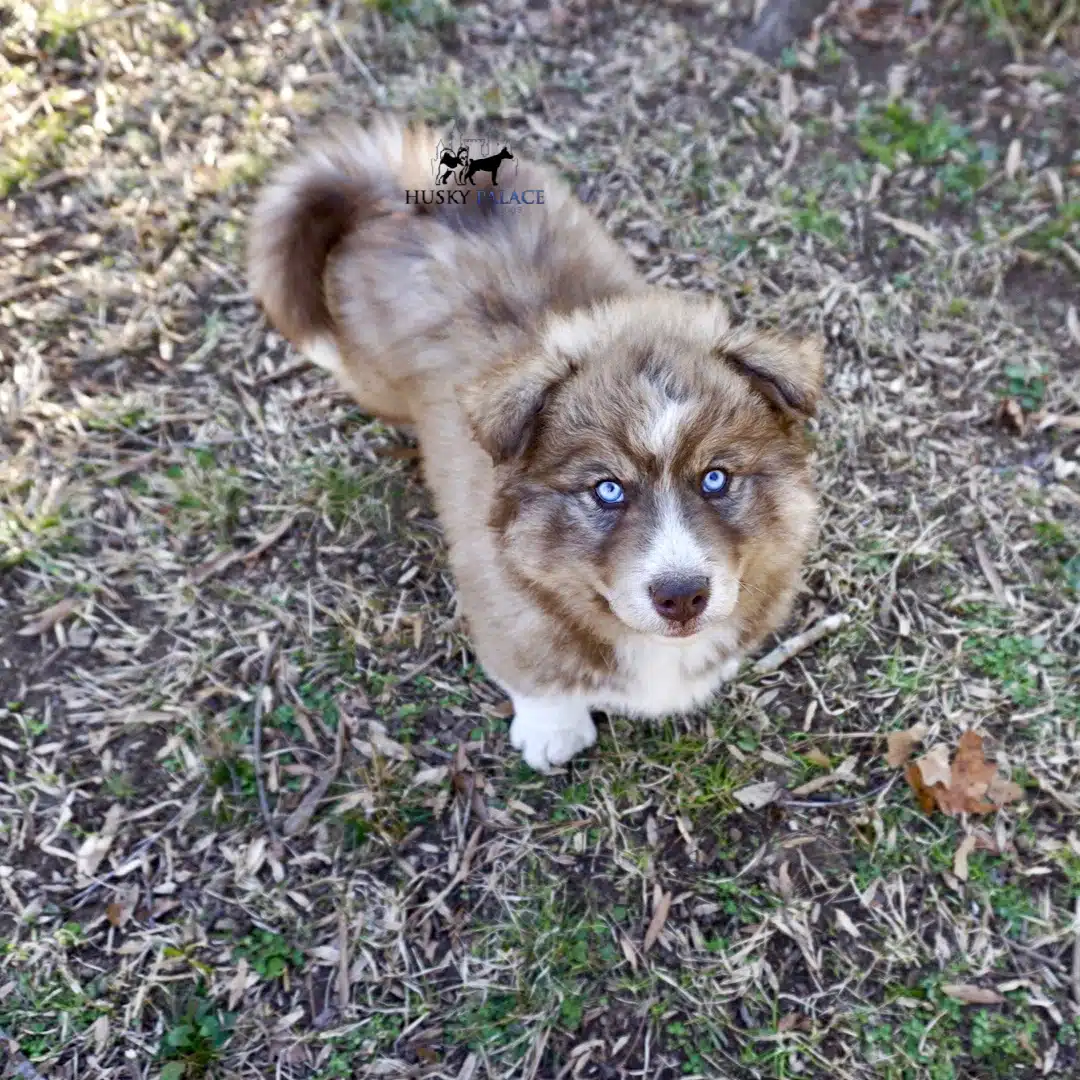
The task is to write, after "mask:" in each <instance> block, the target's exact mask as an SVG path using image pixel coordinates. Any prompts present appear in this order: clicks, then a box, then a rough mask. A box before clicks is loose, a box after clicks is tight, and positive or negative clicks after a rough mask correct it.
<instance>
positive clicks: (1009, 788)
mask: <svg viewBox="0 0 1080 1080" xmlns="http://www.w3.org/2000/svg"><path fill="white" fill-rule="evenodd" d="M1023 794H1024V789H1023V788H1022V787H1021V786H1020V785H1019V784H1015V783H1013V781H1012V780H1006V779H1005V778H1004V777H1003V776H1002V775H1001V774H1000V773H998V772H995V773H994V775H993V777H992V778H991V780H990V786H989V787H988V788H987V789H986V797H987V798H988V799H989V800H990V801H991V802H992V803H996V804H997V805H998V806H1004V805H1005V804H1006V803H1011V802H1016V800H1017V799H1019V798H1020V796H1021V795H1023Z"/></svg>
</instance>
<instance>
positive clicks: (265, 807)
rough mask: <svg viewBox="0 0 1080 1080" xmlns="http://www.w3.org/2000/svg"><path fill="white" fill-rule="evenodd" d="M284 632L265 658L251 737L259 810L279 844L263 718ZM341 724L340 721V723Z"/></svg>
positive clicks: (271, 837) (279, 635)
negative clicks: (265, 766) (265, 767)
mask: <svg viewBox="0 0 1080 1080" xmlns="http://www.w3.org/2000/svg"><path fill="white" fill-rule="evenodd" d="M282 633H283V631H281V632H279V633H278V634H277V636H276V637H275V638H274V640H273V643H272V644H271V645H270V648H269V649H267V651H266V656H265V657H263V666H262V672H261V673H260V674H259V688H258V690H257V691H256V692H255V730H254V732H253V733H252V736H251V751H252V754H253V755H254V757H255V788H256V790H257V791H258V793H259V809H260V810H261V811H262V816H263V821H264V822H266V829H267V831H268V832H269V833H270V839H271V840H273V841H274V843H277V832H276V831H275V830H274V819H273V817H272V816H271V814H270V803H269V802H268V801H267V798H266V785H265V784H264V783H263V774H262V718H263V694H264V693H265V692H266V687H267V683H268V682H269V681H270V669H271V668H272V667H273V666H274V660H275V659H276V658H277V654H278V649H280V648H281V637H282ZM339 723H340V721H339Z"/></svg>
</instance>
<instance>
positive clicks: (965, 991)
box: [941, 983, 1005, 1005]
mask: <svg viewBox="0 0 1080 1080" xmlns="http://www.w3.org/2000/svg"><path fill="white" fill-rule="evenodd" d="M941 992H942V993H943V994H944V995H945V996H946V997H951V998H952V999H953V1000H954V1001H962V1002H963V1003H964V1004H965V1005H1000V1004H1001V1003H1002V1002H1003V1001H1004V1000H1005V998H1003V997H1002V996H1001V994H999V993H998V992H997V991H996V990H988V989H987V988H986V987H984V986H972V985H971V984H970V983H945V984H944V985H943V986H942V988H941Z"/></svg>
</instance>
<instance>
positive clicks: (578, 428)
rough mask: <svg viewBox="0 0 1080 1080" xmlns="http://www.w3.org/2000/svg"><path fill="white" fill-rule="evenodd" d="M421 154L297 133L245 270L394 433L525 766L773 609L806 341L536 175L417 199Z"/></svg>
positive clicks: (411, 139) (799, 453)
mask: <svg viewBox="0 0 1080 1080" xmlns="http://www.w3.org/2000/svg"><path fill="white" fill-rule="evenodd" d="M437 145H438V138H437V136H435V135H434V134H433V133H431V132H430V131H429V130H426V129H424V128H422V127H407V126H404V125H402V124H400V123H398V122H397V121H395V120H393V119H390V118H386V117H383V118H379V119H378V120H377V121H376V122H375V123H374V125H373V126H372V127H371V128H369V129H368V130H358V129H354V128H348V127H345V128H342V127H339V128H337V129H335V130H331V131H329V132H328V133H326V134H325V135H323V136H322V137H321V138H319V139H317V140H315V141H314V142H312V143H311V144H310V145H309V146H308V147H307V148H306V149H304V150H303V151H301V153H300V154H299V155H298V157H297V158H296V159H295V160H294V161H293V162H292V163H291V164H289V165H287V166H286V167H284V168H283V169H282V170H281V171H280V172H279V173H278V174H277V176H276V177H274V179H273V180H272V182H271V183H270V184H269V185H268V187H267V188H266V189H265V190H264V191H263V193H262V194H261V197H260V199H259V202H258V205H257V206H256V209H255V212H254V220H253V222H252V227H251V239H250V277H251V283H252V288H253V292H254V294H255V296H256V298H257V299H258V300H259V302H260V303H261V304H262V305H263V306H264V307H265V309H266V311H267V313H268V314H269V317H270V319H271V321H272V322H273V323H274V325H275V326H276V327H277V328H278V329H279V330H280V331H281V332H282V333H283V334H285V335H286V336H287V337H288V338H289V339H290V340H291V341H292V343H293V344H294V345H295V346H296V347H297V348H298V349H300V350H301V351H303V352H304V353H306V355H307V356H309V357H310V358H311V359H312V361H313V362H315V363H317V364H319V365H321V366H322V367H324V368H326V369H328V370H329V371H331V372H332V373H333V374H334V375H335V376H336V377H337V379H338V380H339V381H340V383H341V385H342V386H343V387H344V388H345V389H346V390H347V391H349V392H350V393H351V394H352V395H353V396H354V397H355V399H356V400H357V402H358V403H359V404H360V405H361V406H362V407H364V408H365V409H366V410H368V411H369V412H371V413H373V414H376V415H379V416H381V417H382V418H384V419H386V420H387V421H390V422H396V423H409V424H412V425H414V427H415V430H416V432H417V435H418V437H419V441H420V446H421V451H422V455H423V461H424V470H425V478H426V481H427V484H428V485H429V487H430V488H431V491H432V494H433V496H434V500H435V504H436V508H437V512H438V514H439V517H440V520H441V522H442V525H443V528H444V530H445V534H446V539H447V542H448V546H449V554H450V561H451V567H452V569H453V572H454V576H455V579H456V583H457V587H458V590H459V592H460V596H461V601H462V608H463V611H464V614H465V617H466V619H467V622H468V625H469V629H470V633H471V636H472V639H473V641H474V644H475V646H476V651H477V655H478V657H479V659H480V661H481V663H482V664H483V666H484V668H485V669H486V671H487V673H488V675H489V676H490V677H491V678H492V679H494V680H495V681H496V682H498V683H499V684H501V686H502V687H503V688H504V689H505V690H506V692H507V693H508V694H509V695H510V697H511V699H512V701H513V706H514V720H513V723H512V725H511V729H510V736H511V741H512V743H513V745H514V746H515V747H516V748H518V749H520V750H521V751H522V753H523V755H524V758H525V760H526V761H527V762H528V763H529V764H530V765H531V766H533V767H534V768H536V769H539V770H547V769H548V768H550V767H551V766H555V765H559V764H561V763H563V762H565V761H567V760H568V759H569V758H570V757H572V756H573V755H574V754H575V753H577V752H578V751H580V750H582V749H584V748H585V747H588V746H590V745H591V744H592V743H593V742H594V740H595V738H596V729H595V728H594V726H593V722H592V719H591V718H590V715H589V714H590V709H600V708H607V709H612V710H615V711H619V712H623V713H626V714H630V715H637V716H658V715H664V714H670V713H674V712H680V711H685V710H689V709H691V708H693V707H695V706H698V705H700V704H702V703H703V702H705V701H706V700H707V699H708V698H709V697H710V696H711V695H712V694H713V692H714V691H715V690H716V688H717V687H718V686H719V684H720V683H721V682H723V681H724V680H726V679H729V678H731V677H732V676H733V675H734V674H735V672H736V670H737V668H738V664H739V660H740V658H741V656H742V655H743V654H744V653H745V652H746V651H747V650H749V649H751V648H753V647H754V646H755V645H757V644H758V643H759V642H760V641H761V640H762V638H763V637H764V636H765V635H766V634H767V633H769V632H770V631H772V630H774V629H776V628H777V627H778V626H779V624H780V623H781V622H782V621H783V620H784V619H785V618H786V616H787V614H788V612H789V609H790V604H791V599H792V596H793V594H794V591H795V589H796V586H797V580H798V577H799V573H800V569H801V565H802V562H803V558H804V556H805V553H806V550H807V547H808V545H809V544H810V543H811V542H812V539H813V537H814V534H815V517H816V508H817V503H816V498H815V495H814V490H813V486H812V483H811V479H810V474H809V469H808V462H807V456H808V452H807V447H806V443H805V439H804V431H803V427H804V420H805V419H806V418H807V417H809V416H810V415H811V414H812V413H813V411H814V409H815V406H816V403H817V399H818V396H819V392H820V389H821V383H822V374H823V362H822V355H821V352H820V350H819V348H818V347H817V345H816V344H814V343H813V342H811V341H798V340H792V339H788V338H786V337H783V336H780V335H778V334H773V333H760V332H756V331H752V330H748V329H736V328H733V327H732V326H731V324H730V322H729V320H728V316H727V314H726V312H725V310H724V308H723V307H722V306H721V305H720V304H719V303H717V302H715V301H712V300H708V299H703V298H700V297H695V296H691V295H680V294H678V293H674V292H671V291H668V290H664V289H659V288H652V287H649V286H646V285H645V284H644V282H643V281H642V280H641V278H640V276H639V275H638V273H637V272H636V270H635V268H634V266H633V264H632V262H631V261H630V259H629V257H628V256H627V254H626V253H625V252H624V251H623V250H622V249H621V248H620V247H619V246H618V245H617V244H616V243H615V242H614V241H613V240H612V238H611V237H610V236H609V235H608V234H607V233H606V232H605V231H604V229H603V228H602V226H601V225H600V224H599V223H598V222H597V221H596V219H595V218H594V217H593V216H592V215H590V214H589V213H588V211H587V210H586V209H585V207H583V206H582V205H581V204H580V203H579V202H578V201H577V200H576V199H575V198H574V197H573V196H572V195H571V194H570V192H569V190H568V189H567V187H566V185H565V184H564V183H563V182H562V181H561V180H560V179H559V178H558V177H557V176H556V175H555V173H554V172H553V171H550V170H548V169H547V168H544V167H542V166H539V165H536V164H534V163H531V162H526V161H521V160H520V159H518V160H517V166H518V168H517V175H516V178H513V179H511V178H509V177H508V176H507V175H506V174H504V175H503V179H502V182H501V184H500V185H499V188H498V191H501V192H506V191H507V188H508V187H510V186H511V184H512V190H514V191H517V192H531V193H533V194H532V195H531V196H525V197H524V198H525V202H526V205H521V202H520V201H519V202H518V204H517V207H516V208H515V209H514V210H511V209H509V208H508V207H507V206H505V205H500V204H497V203H495V202H494V201H493V199H492V197H491V195H492V192H493V191H494V190H495V189H492V188H491V187H490V186H489V187H487V188H485V187H484V186H483V185H482V184H481V185H479V186H477V185H474V184H466V185H464V187H462V188H459V187H458V185H457V184H456V182H450V183H448V184H446V185H445V186H444V187H443V188H442V189H441V190H442V191H443V192H444V195H443V199H444V201H443V202H442V203H441V204H435V203H434V202H432V203H429V204H425V203H423V202H419V203H418V201H417V200H418V199H421V200H422V199H424V198H434V196H432V195H431V192H432V191H434V190H438V189H436V188H435V184H434V180H433V173H432V166H433V163H436V164H437V154H436V149H437ZM508 179H511V184H508ZM418 191H419V192H421V193H422V194H420V195H416V192H418ZM448 191H452V192H459V195H458V196H454V197H453V198H452V200H451V201H447V200H448V199H451V197H450V196H447V195H446V194H445V192H448ZM478 191H479V194H478ZM406 192H410V193H411V194H410V195H409V196H408V197H407V195H406ZM536 192H542V195H541V196H539V197H538V196H537V195H536V194H535V193H536ZM501 197H502V198H503V199H505V198H506V195H505V194H504V195H503V196H501ZM540 199H542V200H543V201H542V202H540ZM461 200H465V201H464V203H463V202H462V201H461Z"/></svg>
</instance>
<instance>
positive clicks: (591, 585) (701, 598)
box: [466, 293, 823, 648]
mask: <svg viewBox="0 0 1080 1080" xmlns="http://www.w3.org/2000/svg"><path fill="white" fill-rule="evenodd" d="M822 375H823V362H822V356H821V352H820V350H819V349H818V347H817V346H816V345H815V344H813V343H811V342H809V341H797V340H793V339H790V338H786V337H783V336H780V335H777V334H765V333H759V332H755V331H750V330H736V329H732V327H731V326H730V324H729V322H728V320H727V316H726V314H725V312H724V310H723V308H722V307H720V306H719V305H717V304H712V303H706V302H700V301H696V300H694V299H692V298H687V297H679V296H677V295H675V294H662V293H658V294H656V295H652V296H648V295H646V296H644V297H643V296H641V295H638V296H635V297H633V298H632V299H626V300H619V301H615V302H613V303H611V304H609V305H607V306H604V307H601V308H597V309H593V310H591V311H588V312H580V313H575V314H573V315H571V316H568V317H559V318H554V319H552V320H551V321H550V322H549V324H548V326H547V328H546V331H545V334H544V336H543V341H542V344H541V346H540V348H539V349H538V350H537V351H536V352H535V353H534V354H532V355H530V356H528V357H527V358H520V357H515V358H512V359H511V360H508V361H507V362H506V363H504V364H503V365H502V366H501V367H499V368H498V369H497V370H496V371H494V372H493V373H492V374H491V375H490V376H488V377H487V378H485V379H484V380H482V381H481V382H480V383H478V384H477V385H475V386H472V387H470V388H469V390H468V392H467V394H466V410H467V412H468V414H469V417H470V420H471V423H472V425H473V432H474V435H475V437H476V438H477V440H478V441H479V443H480V444H481V445H482V446H483V447H484V448H485V450H487V452H488V453H489V454H490V455H491V457H492V458H493V460H494V462H495V464H496V466H497V468H496V488H497V490H496V498H495V505H494V510H493V515H492V522H491V524H492V526H493V527H494V528H495V530H496V531H497V533H498V534H499V535H500V538H501V542H502V545H503V551H504V554H505V555H506V557H507V558H508V559H509V560H510V565H511V566H512V568H513V569H514V571H515V572H516V573H517V574H518V576H519V578H520V580H521V582H522V583H523V584H526V585H527V586H528V587H530V588H531V589H532V590H533V592H534V595H535V596H536V598H537V599H538V600H539V601H540V602H542V603H545V604H546V605H548V606H549V607H552V608H555V609H558V610H559V611H560V612H561V613H563V614H564V615H567V616H570V617H572V618H574V619H576V620H577V621H578V622H580V623H581V624H583V625H584V626H585V627H587V628H588V629H590V630H591V631H592V632H594V633H596V634H598V635H600V636H601V637H603V638H604V639H606V640H609V641H617V640H619V638H620V636H624V635H625V634H626V633H627V632H628V631H629V632H631V633H634V634H638V635H647V636H649V637H653V638H656V639H668V640H675V641H682V640H686V639H689V638H695V637H697V636H699V635H709V636H712V637H715V638H718V639H723V640H726V641H728V642H729V643H730V645H731V646H732V647H733V648H734V647H743V648H747V647H750V646H752V645H753V644H755V643H756V642H757V641H758V640H760V638H761V637H762V636H763V635H764V634H766V633H767V632H768V631H769V630H771V629H774V628H775V627H776V625H778V624H779V622H780V621H781V620H782V619H783V618H784V617H785V616H786V614H787V610H788V607H789V604H790V599H791V596H792V595H793V593H794V589H795V586H796V582H797V578H798V574H799V570H800V567H801V563H802V560H803V557H804V555H805V552H806V549H807V546H808V545H809V543H810V542H811V540H812V537H813V533H814V519H815V511H816V500H815V496H814V492H813V487H812V484H811V481H810V477H809V471H808V467H807V446H806V441H805V435H804V431H803V421H804V420H805V419H806V418H807V417H809V416H810V415H812V414H813V412H814V410H815V408H816V404H817V400H818V396H819V393H820V390H821V384H822Z"/></svg>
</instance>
